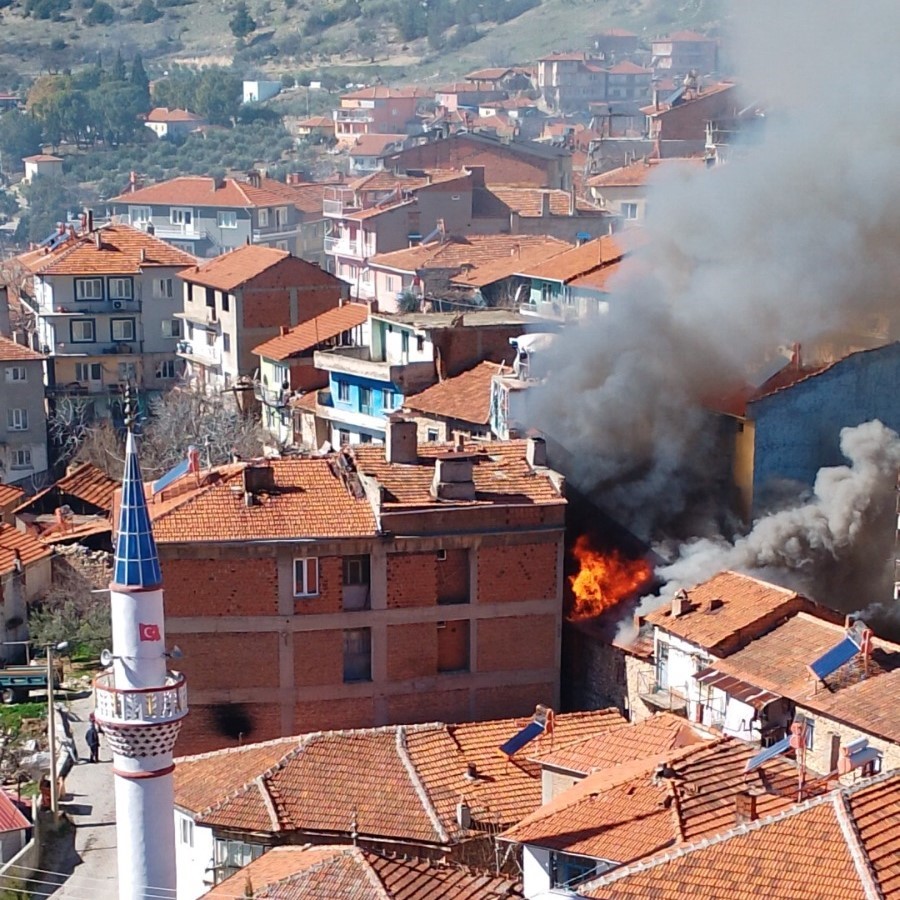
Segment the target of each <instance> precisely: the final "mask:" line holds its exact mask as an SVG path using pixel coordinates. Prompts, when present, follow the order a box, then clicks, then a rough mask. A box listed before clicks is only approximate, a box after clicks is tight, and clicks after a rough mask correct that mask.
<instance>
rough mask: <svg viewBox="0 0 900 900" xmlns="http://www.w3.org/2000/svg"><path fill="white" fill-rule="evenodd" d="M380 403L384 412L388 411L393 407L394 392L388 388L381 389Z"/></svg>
mask: <svg viewBox="0 0 900 900" xmlns="http://www.w3.org/2000/svg"><path fill="white" fill-rule="evenodd" d="M381 404H382V406H383V407H384V411H385V412H390V411H391V410H392V409H393V408H394V392H393V391H392V390H391V389H390V388H385V389H384V390H382V392H381Z"/></svg>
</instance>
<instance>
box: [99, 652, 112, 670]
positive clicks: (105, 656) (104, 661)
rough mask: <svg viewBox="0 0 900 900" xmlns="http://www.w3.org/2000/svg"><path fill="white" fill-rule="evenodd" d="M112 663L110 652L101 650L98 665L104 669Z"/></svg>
mask: <svg viewBox="0 0 900 900" xmlns="http://www.w3.org/2000/svg"><path fill="white" fill-rule="evenodd" d="M112 661H113V655H112V651H111V650H102V651H101V652H100V665H101V666H103V667H104V668H106V667H107V666H111V665H112Z"/></svg>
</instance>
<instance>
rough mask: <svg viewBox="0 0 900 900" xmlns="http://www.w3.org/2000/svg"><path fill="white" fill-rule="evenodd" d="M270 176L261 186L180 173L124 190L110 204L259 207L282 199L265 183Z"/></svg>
mask: <svg viewBox="0 0 900 900" xmlns="http://www.w3.org/2000/svg"><path fill="white" fill-rule="evenodd" d="M267 181H269V179H263V180H262V182H261V184H260V187H254V186H253V185H252V184H250V182H249V181H238V180H237V179H235V178H225V179H223V180H222V181H221V182H218V181H217V180H216V179H214V178H209V177H205V176H201V175H182V176H179V177H178V178H170V179H169V180H168V181H160V182H159V183H158V184H148V185H147V186H146V187H141V188H138V189H137V190H135V191H126V192H125V193H124V194H119V196H118V197H113V198H112V199H111V202H113V203H129V204H139V203H150V204H163V205H166V204H175V205H178V204H185V205H190V206H201V207H212V208H214V209H221V208H223V207H227V208H233V209H256V208H258V207H269V206H280V205H281V204H283V203H284V198H283V197H282V196H281V194H280V193H277V192H276V191H274V190H270V189H269V187H268V186H266V182H267Z"/></svg>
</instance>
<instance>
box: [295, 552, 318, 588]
mask: <svg viewBox="0 0 900 900" xmlns="http://www.w3.org/2000/svg"><path fill="white" fill-rule="evenodd" d="M318 593H319V560H318V558H317V557H315V556H308V557H306V558H305V559H295V560H294V596H295V597H315V596H316V595H317V594H318Z"/></svg>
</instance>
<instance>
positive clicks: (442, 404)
mask: <svg viewBox="0 0 900 900" xmlns="http://www.w3.org/2000/svg"><path fill="white" fill-rule="evenodd" d="M502 369H503V366H501V365H499V364H498V363H492V362H480V363H478V365H477V366H473V367H472V368H471V369H469V370H468V371H466V372H461V373H460V374H459V375H457V376H456V377H454V378H447V379H445V380H444V381H441V382H439V383H438V384H435V385H432V386H431V387H429V388H426V389H425V390H424V391H422V392H421V393H418V394H414V395H413V396H411V397H407V398H406V400H405V401H404V404H403V405H404V408H406V409H409V410H412V411H413V412H415V413H424V414H425V415H429V416H440V417H441V418H444V419H457V420H459V421H461V422H471V423H473V424H476V425H487V423H488V421H489V420H490V411H491V381H492V380H493V377H494V376H495V375H497V374H498V373H499V372H500V371H501V370H502Z"/></svg>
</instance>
